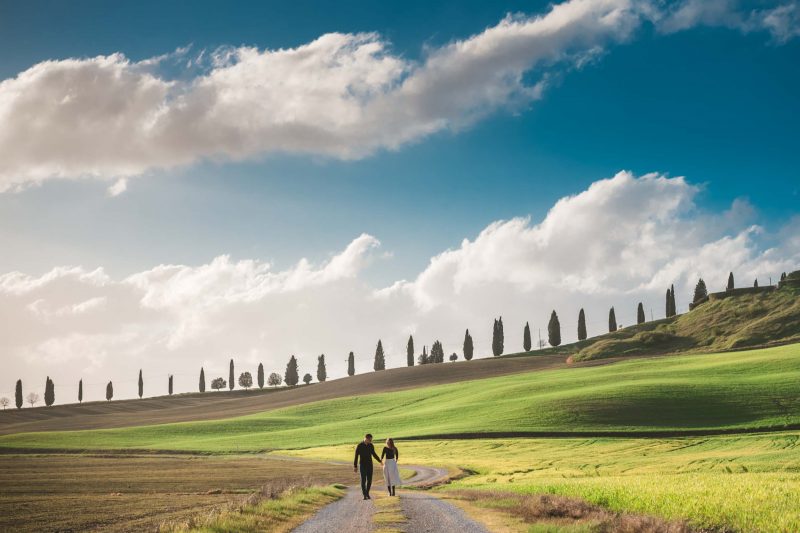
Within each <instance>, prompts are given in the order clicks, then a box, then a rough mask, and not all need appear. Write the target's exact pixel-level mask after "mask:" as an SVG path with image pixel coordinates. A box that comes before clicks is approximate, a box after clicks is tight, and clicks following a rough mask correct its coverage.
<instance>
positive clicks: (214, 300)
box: [0, 172, 800, 401]
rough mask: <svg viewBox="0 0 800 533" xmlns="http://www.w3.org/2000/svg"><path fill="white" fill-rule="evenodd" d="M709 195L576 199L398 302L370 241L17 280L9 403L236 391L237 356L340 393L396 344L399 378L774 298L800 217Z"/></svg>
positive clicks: (10, 325)
mask: <svg viewBox="0 0 800 533" xmlns="http://www.w3.org/2000/svg"><path fill="white" fill-rule="evenodd" d="M698 191H699V189H698V187H697V186H695V185H692V184H691V183H689V182H687V181H686V180H684V179H683V178H680V177H675V178H670V177H667V176H664V175H659V174H648V175H645V176H641V177H636V176H633V175H632V174H630V173H628V172H620V173H618V174H616V175H615V176H612V177H610V178H608V179H605V180H600V181H598V182H596V183H594V184H592V185H591V186H590V187H589V188H587V189H586V190H585V191H583V192H580V193H579V194H576V195H573V196H569V197H565V198H563V199H561V200H560V201H558V202H557V203H556V204H555V205H554V206H553V207H552V208H551V209H550V211H549V212H548V213H547V215H546V216H544V217H543V218H542V219H541V220H539V221H533V220H531V219H530V218H514V219H511V220H505V221H497V222H495V223H492V224H490V225H489V226H488V227H486V228H485V229H484V230H483V231H482V232H480V234H478V235H477V236H475V237H474V238H472V239H465V240H464V241H463V242H462V243H461V245H460V246H458V247H456V248H454V249H451V250H446V251H443V252H442V253H440V254H438V255H436V256H435V257H433V258H431V261H430V263H429V265H428V266H427V267H426V268H425V269H424V270H423V271H422V272H420V273H419V274H418V275H417V276H416V277H415V278H414V279H412V280H406V281H398V282H396V283H394V284H392V285H391V286H389V287H376V286H372V285H370V284H369V283H367V282H366V281H364V279H363V277H362V275H361V274H362V273H363V271H364V269H365V268H380V265H381V261H384V260H386V259H385V258H383V257H382V254H378V253H377V251H378V249H379V246H380V243H379V241H378V240H377V239H376V238H375V237H373V236H370V235H361V236H358V237H357V238H355V239H354V240H353V241H352V242H351V243H350V244H349V245H347V246H346V247H345V248H344V249H343V250H341V251H340V252H338V253H336V254H334V255H333V256H331V258H330V259H329V260H328V261H326V262H324V263H322V264H317V265H315V264H311V263H310V262H308V261H306V260H300V261H298V262H297V263H296V264H295V265H294V266H293V267H291V268H288V269H285V270H275V269H273V268H272V266H271V265H269V264H268V263H264V262H262V261H259V260H257V259H241V260H234V259H232V258H230V257H228V256H224V255H223V256H220V257H217V258H214V259H213V260H211V261H209V262H208V263H207V264H202V265H196V266H189V265H158V266H155V267H153V268H151V269H148V270H145V271H142V272H138V273H134V274H132V275H130V276H127V277H125V278H122V279H113V278H112V277H111V276H109V275H107V274H106V273H105V272H104V270H103V269H102V268H84V267H57V268H54V269H52V270H51V271H49V272H47V273H45V274H43V275H30V274H26V273H20V272H10V273H6V274H3V275H0V322H2V323H3V325H4V334H3V335H2V336H0V353H3V363H4V372H3V375H4V376H6V381H5V382H3V383H0V393H2V394H10V392H11V391H13V381H14V380H15V379H16V378H17V377H21V378H23V379H24V380H25V382H26V383H27V384H28V386H29V387H30V388H37V387H39V388H40V385H41V384H43V383H44V376H45V375H51V376H56V377H57V378H58V379H57V383H58V384H59V385H60V388H59V391H62V392H60V393H59V401H67V400H72V399H73V398H72V396H74V395H73V394H71V390H72V388H74V387H75V384H77V380H78V379H80V378H81V377H83V378H84V380H85V383H86V384H87V386H88V388H87V398H101V397H102V391H103V387H104V384H105V382H106V380H108V379H114V381H115V390H116V391H117V392H118V394H119V395H120V396H132V395H133V394H134V393H135V390H136V389H135V387H136V375H137V372H138V369H139V368H143V369H144V373H145V378H146V383H147V388H146V390H147V393H148V394H157V393H163V392H164V390H165V387H166V376H167V375H168V374H175V376H176V387H177V388H178V390H193V389H194V387H195V385H196V381H197V373H198V371H199V367H200V365H204V366H205V368H206V372H207V373H206V375H207V376H211V375H216V374H218V375H225V374H226V372H227V360H228V358H230V357H233V358H235V359H236V361H237V365H238V367H239V369H240V370H250V371H251V372H252V371H254V370H255V367H256V366H257V364H258V362H263V363H264V365H265V367H266V368H267V369H268V371H279V372H282V371H283V368H284V366H285V362H286V360H287V359H288V357H289V355H291V354H296V355H297V356H298V357H299V360H300V364H301V367H302V368H303V369H304V371H310V370H312V369H313V368H314V366H313V365H315V364H316V356H317V355H319V354H320V353H325V354H326V355H327V359H328V365H329V375H331V376H333V377H339V376H342V375H344V371H345V368H346V367H345V358H346V356H347V353H348V352H349V351H351V350H353V351H355V353H356V356H357V369H358V371H359V372H365V371H370V370H371V366H372V360H371V358H372V354H373V352H374V347H375V343H376V342H377V340H378V338H381V339H382V340H383V342H384V345H385V346H386V348H387V353H388V358H387V360H388V364H389V366H397V365H402V364H404V361H405V342H406V339H407V338H408V335H409V334H412V333H413V334H414V336H415V339H416V343H417V346H418V347H421V346H422V345H424V344H427V345H430V344H431V343H432V342H433V341H434V340H436V339H439V340H441V341H443V343H444V347H445V350H446V351H447V352H448V353H451V352H454V351H455V352H459V353H460V350H461V340H462V338H463V334H464V330H465V329H466V328H469V329H470V330H471V332H472V334H473V337H474V339H475V344H476V351H477V353H478V354H480V355H487V354H489V353H490V349H489V346H490V341H491V338H490V337H491V322H492V318H493V317H496V316H499V315H502V316H503V317H504V322H505V324H506V347H507V350H509V351H512V350H518V349H520V348H521V343H522V326H523V325H524V323H525V322H526V321H527V322H530V324H531V326H532V328H533V331H534V337H536V336H537V330H538V329H539V328H542V329H544V328H545V325H546V321H547V318H548V316H549V313H550V311H551V310H553V309H555V310H557V311H558V313H559V315H560V317H561V323H562V327H563V336H564V338H565V340H572V339H574V337H575V323H576V321H577V313H578V310H579V309H580V308H581V307H583V308H585V309H586V312H587V318H588V325H589V330H590V334H597V333H601V332H603V331H604V328H605V327H606V324H607V322H606V317H607V312H608V308H609V307H610V306H612V305H613V306H615V307H616V310H617V317H618V319H619V321H620V322H621V323H622V324H624V325H627V324H630V323H632V321H633V320H634V316H635V309H636V304H637V303H638V302H639V301H642V302H644V304H645V308H646V309H647V310H648V312H649V310H650V309H653V313H654V316H655V317H659V316H661V315H663V307H664V302H663V299H664V291H665V289H666V287H667V286H669V285H670V284H672V283H674V284H675V287H676V292H677V300H678V307H679V310H681V311H683V310H685V309H686V307H687V305H688V300H689V297H690V295H691V290H692V288H693V286H694V283H695V282H696V280H697V278H698V277H700V276H703V277H704V278H705V279H706V281H707V282H708V285H709V288H710V289H711V290H714V289H715V288H720V289H721V288H722V287H723V286H724V283H725V281H726V279H727V273H728V271H730V270H733V271H734V272H735V273H736V276H737V278H738V279H740V280H746V282H747V283H751V282H752V280H753V279H754V278H759V281H760V282H761V283H762V284H763V283H766V282H767V281H768V278H769V277H770V276H771V277H772V278H773V280H774V279H775V278H776V276H778V275H779V274H780V272H782V271H788V270H792V269H795V268H797V267H798V265H800V240H798V238H797V227H798V224H799V222H798V219H793V220H790V221H789V222H788V223H787V224H786V226H785V227H784V228H783V229H782V230H780V231H779V232H777V233H776V234H775V235H769V234H767V233H766V232H765V230H764V229H763V228H761V227H759V226H758V225H756V224H755V218H756V214H755V208H754V207H753V206H750V205H749V204H747V203H746V202H744V201H741V200H739V201H736V202H735V203H734V204H733V205H732V206H731V208H730V209H729V210H727V211H724V212H703V211H701V210H699V209H698V208H697V207H696V206H695V204H694V199H695V197H696V195H697V194H698ZM773 237H774V238H773ZM61 387H63V388H61Z"/></svg>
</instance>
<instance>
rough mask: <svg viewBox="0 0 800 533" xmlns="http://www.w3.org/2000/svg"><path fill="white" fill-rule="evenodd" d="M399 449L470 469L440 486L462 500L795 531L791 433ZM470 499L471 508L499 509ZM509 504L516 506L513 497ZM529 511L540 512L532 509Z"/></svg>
mask: <svg viewBox="0 0 800 533" xmlns="http://www.w3.org/2000/svg"><path fill="white" fill-rule="evenodd" d="M398 446H400V449H401V451H402V453H403V454H404V456H405V457H406V460H407V461H409V462H413V463H415V464H431V465H439V466H442V465H457V466H461V467H463V468H465V469H468V470H469V471H471V472H472V475H470V476H467V477H465V478H462V479H459V480H456V481H454V482H453V483H451V484H449V485H447V486H444V487H442V488H441V489H438V490H442V491H444V492H445V493H450V492H453V491H455V492H456V493H458V492H459V491H462V492H463V494H461V497H462V499H464V498H466V497H467V496H465V495H467V494H468V493H469V492H473V491H474V492H475V493H478V494H486V493H490V494H491V493H494V494H511V495H516V497H515V498H519V497H533V496H537V495H557V496H560V497H566V498H568V499H579V500H581V501H584V502H586V503H588V504H591V505H594V506H599V507H600V508H602V509H607V510H611V511H613V512H622V513H633V514H638V515H650V516H654V517H659V518H661V519H663V520H667V521H671V522H673V521H677V522H680V521H682V520H688V521H689V523H690V524H691V525H692V526H693V527H696V528H705V529H723V530H728V529H732V530H737V531H798V530H800V434H797V433H783V434H775V435H746V436H724V437H711V438H682V439H509V440H470V441H413V442H398ZM282 453H284V452H282ZM285 453H290V454H292V455H296V456H300V457H318V458H337V457H339V456H341V455H342V453H344V449H343V447H338V446H335V447H323V448H313V449H307V450H296V451H290V452H285ZM464 491H466V492H464ZM473 499H474V501H473V502H472V503H471V505H484V506H487V505H488V506H492V505H495V506H496V505H499V504H501V503H502V502H494V503H492V501H491V500H492V499H491V498H489V500H488V501H487V500H486V499H485V498H478V497H475V498H473ZM499 499H500V500H501V499H502V498H499ZM528 501H529V502H530V501H533V500H530V499H529V500H528ZM507 504H508V506H514V507H519V502H518V501H516V500H515V501H510V500H509V501H508V502H507ZM536 506H537V507H538V508H541V505H540V504H538V503H537V505H536ZM546 507H547V506H545V508H546ZM580 509H582V511H581V512H582V513H584V514H585V515H586V516H587V517H594V518H592V520H604V518H602V517H601V516H600V515H598V514H597V512H595V511H592V510H591V509H588V508H585V507H581V508H580ZM587 509H588V510H587ZM542 512H543V513H545V514H546V511H542ZM547 512H549V511H547ZM588 519H589V518H587V520H588Z"/></svg>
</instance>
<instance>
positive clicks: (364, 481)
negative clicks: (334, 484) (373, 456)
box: [359, 464, 369, 500]
mask: <svg viewBox="0 0 800 533" xmlns="http://www.w3.org/2000/svg"><path fill="white" fill-rule="evenodd" d="M359 470H360V471H361V493H362V494H363V495H364V499H365V500H366V499H367V498H369V485H367V469H366V468H364V465H363V464H362V465H361V468H360V469H359Z"/></svg>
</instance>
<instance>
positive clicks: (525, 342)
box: [522, 322, 531, 352]
mask: <svg viewBox="0 0 800 533" xmlns="http://www.w3.org/2000/svg"><path fill="white" fill-rule="evenodd" d="M522 347H523V348H525V351H526V352H530V351H531V327H530V326H529V325H528V323H527V322H525V329H524V330H523V332H522Z"/></svg>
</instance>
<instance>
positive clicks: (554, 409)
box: [0, 344, 800, 452]
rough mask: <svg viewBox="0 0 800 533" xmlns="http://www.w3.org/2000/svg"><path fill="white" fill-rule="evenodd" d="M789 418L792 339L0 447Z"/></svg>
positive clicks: (22, 438) (19, 437) (794, 381)
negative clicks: (751, 347)
mask: <svg viewBox="0 0 800 533" xmlns="http://www.w3.org/2000/svg"><path fill="white" fill-rule="evenodd" d="M798 425H800V345H797V344H795V345H789V346H782V347H776V348H768V349H762V350H752V351H742V352H732V353H721V354H713V355H689V356H676V357H659V358H650V359H638V360H632V361H625V362H620V363H616V364H614V365H601V366H593V367H584V368H565V369H558V370H544V371H537V372H527V373H522V374H513V375H508V376H502V377H496V378H489V379H483V380H474V381H466V382H461V383H453V384H449V385H437V386H432V387H424V388H417V389H412V390H404V391H396V392H390V393H381V394H371V395H364V396H352V397H347V398H338V399H333V400H325V401H321V402H314V403H305V404H302V405H297V406H293V407H286V408H282V409H275V410H271V411H266V412H264V413H259V414H255V415H249V416H245V417H239V418H232V419H227V420H218V421H207V422H188V423H180V424H164V425H158V426H143V427H134V428H122V429H109V430H95V431H70V432H51V433H27V434H16V435H6V436H0V447H16V448H39V449H42V448H51V449H63V448H74V449H114V448H123V449H124V448H145V449H156V450H165V449H166V450H191V451H212V452H225V451H255V450H263V449H274V448H301V447H308V446H320V445H327V444H340V443H346V442H352V441H354V440H358V437H359V436H360V435H363V434H364V433H365V432H367V431H370V432H372V433H374V434H376V435H378V436H379V437H385V436H388V435H391V436H393V437H398V438H409V437H432V436H443V435H450V436H459V435H464V434H473V435H474V434H484V435H486V434H499V435H505V436H507V435H512V434H516V435H519V434H523V433H524V434H539V435H543V436H547V435H551V434H552V435H564V434H573V435H592V434H594V435H597V436H601V435H611V434H615V435H620V436H633V435H652V436H657V435H662V436H663V435H677V434H710V433H718V432H722V431H729V430H736V431H748V430H753V429H761V430H766V429H769V430H772V429H776V428H785V427H798Z"/></svg>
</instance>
